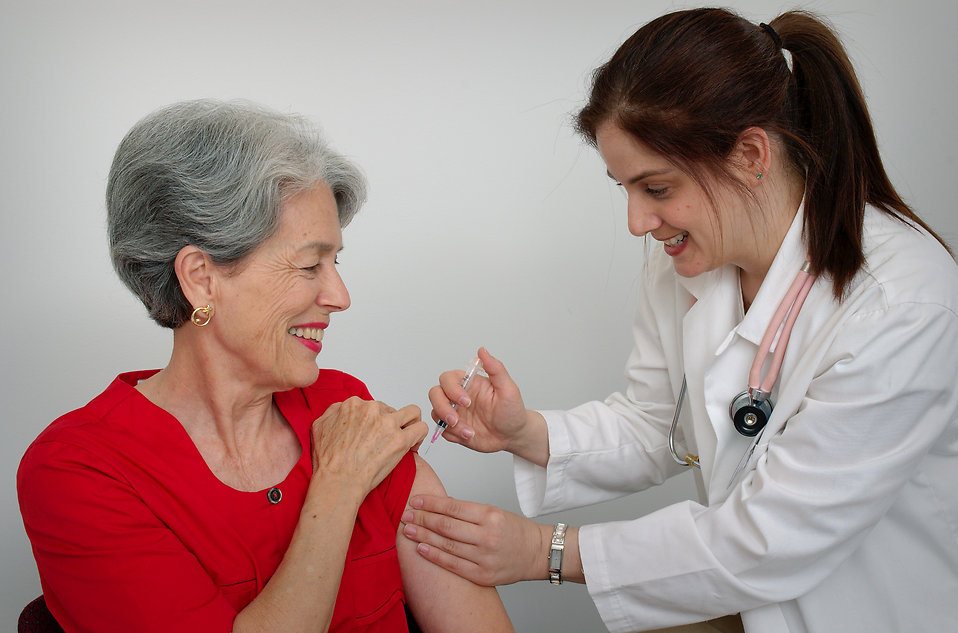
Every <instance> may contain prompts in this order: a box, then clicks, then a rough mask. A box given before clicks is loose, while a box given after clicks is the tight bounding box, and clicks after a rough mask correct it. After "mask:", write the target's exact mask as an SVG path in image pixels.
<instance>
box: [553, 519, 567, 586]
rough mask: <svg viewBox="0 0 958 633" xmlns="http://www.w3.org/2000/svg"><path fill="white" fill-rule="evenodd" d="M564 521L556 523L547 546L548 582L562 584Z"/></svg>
mask: <svg viewBox="0 0 958 633" xmlns="http://www.w3.org/2000/svg"><path fill="white" fill-rule="evenodd" d="M565 530H566V524H565V523H556V525H555V530H553V532H552V544H551V545H550V546H549V582H551V583H552V584H553V585H561V584H562V554H563V552H564V551H565Z"/></svg>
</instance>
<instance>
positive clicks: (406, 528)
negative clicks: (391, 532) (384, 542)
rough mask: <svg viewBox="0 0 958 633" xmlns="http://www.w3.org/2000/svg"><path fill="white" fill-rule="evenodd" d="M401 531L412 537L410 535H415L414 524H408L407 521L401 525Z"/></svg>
mask: <svg viewBox="0 0 958 633" xmlns="http://www.w3.org/2000/svg"><path fill="white" fill-rule="evenodd" d="M402 533H403V534H404V535H406V536H408V537H410V538H412V537H414V536H416V526H415V525H410V524H408V523H407V524H406V525H404V526H403V528H402Z"/></svg>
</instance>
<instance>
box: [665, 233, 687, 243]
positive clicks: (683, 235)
mask: <svg viewBox="0 0 958 633" xmlns="http://www.w3.org/2000/svg"><path fill="white" fill-rule="evenodd" d="M688 236H689V232H688V231H685V232H683V233H679V234H678V235H676V236H675V237H670V238H669V239H667V240H665V244H666V245H667V246H678V245H679V244H681V243H682V242H684V241H685V239H686V238H687V237H688Z"/></svg>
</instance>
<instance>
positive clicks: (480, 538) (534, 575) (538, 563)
mask: <svg viewBox="0 0 958 633" xmlns="http://www.w3.org/2000/svg"><path fill="white" fill-rule="evenodd" d="M410 505H411V506H412V509H411V510H407V511H406V513H405V514H404V515H403V517H402V521H403V523H405V525H404V526H403V535H404V536H406V538H408V539H409V540H411V541H415V542H417V543H419V546H418V550H419V554H420V555H421V556H423V557H424V558H426V559H427V560H429V561H430V562H432V563H435V564H436V565H439V566H440V567H442V568H444V569H447V570H449V571H451V572H452V573H454V574H456V575H458V576H462V577H463V578H465V579H467V580H470V581H472V582H474V583H476V584H477V585H486V586H495V585H507V584H510V583H514V582H517V581H520V580H534V579H544V578H547V577H548V557H547V554H548V552H549V543H550V542H551V538H552V527H551V526H548V525H539V524H537V523H534V522H533V521H530V520H529V519H526V518H524V517H521V516H519V515H517V514H513V513H511V512H506V511H505V510H501V509H500V508H497V507H495V506H489V505H483V504H480V503H472V502H469V501H460V500H458V499H453V498H451V497H436V496H431V495H421V496H416V497H413V499H412V500H411V502H410Z"/></svg>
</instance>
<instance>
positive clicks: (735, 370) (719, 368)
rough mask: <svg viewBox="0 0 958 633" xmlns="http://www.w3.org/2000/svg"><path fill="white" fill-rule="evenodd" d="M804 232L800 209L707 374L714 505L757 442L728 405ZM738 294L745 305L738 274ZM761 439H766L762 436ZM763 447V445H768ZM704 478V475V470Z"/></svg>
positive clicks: (791, 270)
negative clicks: (740, 427) (747, 434)
mask: <svg viewBox="0 0 958 633" xmlns="http://www.w3.org/2000/svg"><path fill="white" fill-rule="evenodd" d="M801 232H802V209H799V212H798V213H797V214H796V217H795V220H794V221H793V222H792V225H791V226H790V227H789V230H788V232H787V233H786V236H785V239H784V240H783V242H782V245H781V247H780V248H779V251H778V253H777V254H776V256H775V259H774V260H773V262H772V265H771V267H770V268H769V271H768V274H767V275H766V276H765V280H764V282H763V283H762V286H761V288H759V291H758V294H757V295H756V297H755V300H754V301H753V302H752V305H751V306H750V307H749V310H748V313H747V314H746V315H745V316H744V317H743V318H741V321H740V323H738V325H734V324H733V326H732V327H731V328H729V330H728V331H727V337H726V338H725V339H724V340H723V342H722V344H721V345H719V346H718V348H717V350H716V352H715V356H714V359H713V360H712V362H711V364H710V366H709V367H707V368H706V370H705V378H704V382H703V387H704V389H703V392H704V393H705V401H706V411H707V412H708V416H709V420H710V421H711V424H712V429H713V437H714V438H715V449H714V450H715V452H714V453H713V454H712V460H711V461H712V464H713V465H712V469H711V470H710V471H709V477H708V478H707V479H706V481H707V482H708V491H709V502H710V503H717V502H719V501H721V500H723V499H725V497H726V496H727V495H728V491H729V481H730V478H731V477H732V474H733V473H734V472H735V469H736V467H737V466H738V464H739V461H740V460H741V459H742V456H743V455H744V454H745V452H746V451H747V450H748V448H749V446H750V445H751V444H752V442H753V439H754V438H748V437H744V436H742V435H740V434H739V433H738V432H737V431H736V430H735V427H734V426H733V425H732V422H731V417H730V415H729V405H730V403H731V401H732V399H733V398H734V397H735V396H737V395H738V394H739V393H741V392H742V391H744V390H745V389H746V387H747V386H748V374H749V370H750V369H751V366H752V361H753V360H754V358H755V354H756V352H757V351H758V346H759V344H760V343H761V340H762V337H763V336H764V335H765V331H766V329H767V328H768V324H769V323H770V322H771V320H772V317H773V315H774V314H775V311H776V310H777V309H778V306H779V304H780V303H781V301H782V298H783V297H784V296H785V294H786V292H787V291H788V288H789V286H791V284H792V282H793V281H794V279H795V275H796V274H797V273H798V271H799V269H800V268H801V267H802V263H803V262H804V261H805V253H806V250H805V247H804V243H803V241H802V236H801ZM735 292H736V293H739V294H737V295H736V296H735V297H734V300H735V305H736V306H741V295H740V293H741V290H740V287H739V285H738V276H737V275H735ZM777 346H778V339H777V338H776V339H775V340H774V342H773V344H772V348H771V350H770V353H769V355H768V359H766V363H767V362H769V361H770V359H771V355H772V353H774V351H775V349H776V348H777ZM763 375H764V374H763ZM779 382H781V380H779ZM777 396H778V385H776V387H775V388H774V389H773V390H772V401H773V402H777ZM778 417H780V416H778ZM777 422H778V420H776V416H775V415H774V413H773V415H772V419H771V420H770V421H769V425H768V427H767V428H766V430H765V431H766V433H768V434H771V433H774V432H775V428H774V427H775V425H776V423H777ZM769 437H770V435H769ZM762 439H763V440H765V439H766V438H765V437H764V435H763V438H762ZM760 446H764V442H763V443H761V444H760ZM756 450H758V449H756ZM757 456H758V455H757V453H756V454H755V455H753V456H752V458H751V460H752V462H753V463H754V460H755V459H756V457H757ZM703 475H705V471H704V466H703Z"/></svg>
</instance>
